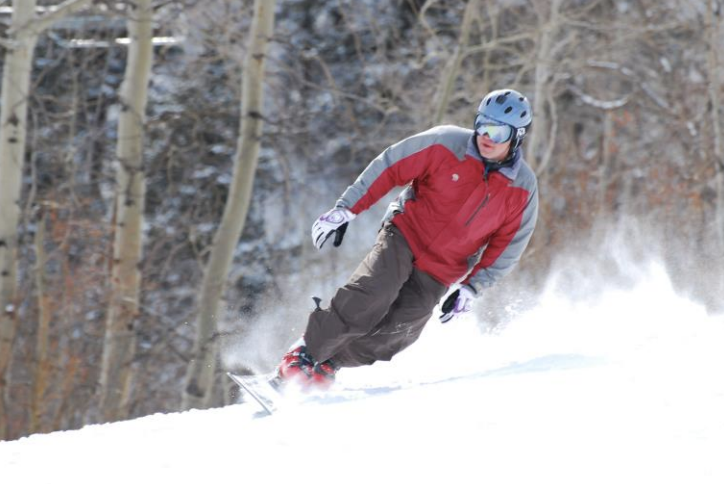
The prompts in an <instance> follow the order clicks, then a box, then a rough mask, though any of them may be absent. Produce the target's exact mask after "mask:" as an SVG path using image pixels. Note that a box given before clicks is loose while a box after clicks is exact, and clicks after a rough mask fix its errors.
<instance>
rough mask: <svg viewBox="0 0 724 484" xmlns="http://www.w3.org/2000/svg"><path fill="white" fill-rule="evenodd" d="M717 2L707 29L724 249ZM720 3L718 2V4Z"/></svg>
mask: <svg viewBox="0 0 724 484" xmlns="http://www.w3.org/2000/svg"><path fill="white" fill-rule="evenodd" d="M714 2H715V0H707V2H706V4H707V12H706V13H707V15H706V19H707V20H706V28H707V31H708V32H707V33H708V41H709V55H708V64H709V86H708V89H709V104H710V105H711V126H712V131H713V133H712V134H713V137H714V163H715V167H714V168H715V169H716V188H717V198H716V214H715V222H714V223H715V227H716V231H717V236H718V238H719V246H720V247H724V144H723V143H724V140H723V139H722V136H724V133H722V129H721V116H720V115H719V107H720V102H721V98H720V95H719V93H720V92H721V78H720V76H719V69H720V63H719V59H720V58H721V57H720V54H719V51H720V50H721V44H720V43H719V41H718V39H719V25H720V23H721V20H720V19H721V13H722V12H720V11H719V10H717V11H715V10H714V9H715V6H714V5H713V3H714ZM717 3H718V2H717Z"/></svg>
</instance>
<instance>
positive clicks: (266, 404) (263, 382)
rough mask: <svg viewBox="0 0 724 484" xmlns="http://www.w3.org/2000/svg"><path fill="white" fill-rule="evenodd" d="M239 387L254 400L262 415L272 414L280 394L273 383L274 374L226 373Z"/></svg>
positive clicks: (276, 406) (277, 406)
mask: <svg viewBox="0 0 724 484" xmlns="http://www.w3.org/2000/svg"><path fill="white" fill-rule="evenodd" d="M227 375H228V376H229V378H231V379H232V381H233V382H234V383H236V384H237V385H238V386H239V388H240V389H241V390H242V391H243V392H244V393H245V394H246V395H248V396H249V397H251V398H252V400H254V401H255V402H256V403H257V404H258V405H259V407H261V410H262V412H263V415H264V416H267V415H273V414H274V412H276V411H277V409H278V408H279V399H280V398H281V394H280V393H279V390H277V385H275V384H274V382H275V380H274V377H275V376H274V375H273V374H271V375H244V376H242V375H235V374H233V373H227Z"/></svg>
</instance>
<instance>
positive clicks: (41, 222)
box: [29, 214, 52, 434]
mask: <svg viewBox="0 0 724 484" xmlns="http://www.w3.org/2000/svg"><path fill="white" fill-rule="evenodd" d="M44 243H45V216H44V215H43V214H41V215H40V216H39V217H38V228H37V230H36V232H35V290H36V292H37V297H38V330H37V335H36V338H35V374H34V375H33V394H32V398H31V400H30V402H31V404H30V424H29V431H30V433H31V434H34V433H36V432H40V431H42V417H43V414H44V402H45V398H44V395H45V390H46V389H47V387H48V379H49V372H50V359H49V355H48V347H49V341H50V318H51V316H52V314H51V310H50V304H51V302H50V296H49V295H48V294H46V291H45V277H44V276H45V263H46V261H47V254H46V253H45V248H44Z"/></svg>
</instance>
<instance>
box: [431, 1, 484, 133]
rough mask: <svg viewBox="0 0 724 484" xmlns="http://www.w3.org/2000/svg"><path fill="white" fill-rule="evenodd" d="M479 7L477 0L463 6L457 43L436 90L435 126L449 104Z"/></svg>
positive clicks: (440, 120)
mask: <svg viewBox="0 0 724 484" xmlns="http://www.w3.org/2000/svg"><path fill="white" fill-rule="evenodd" d="M479 8H480V5H479V0H470V1H469V2H468V4H467V5H466V6H465V12H464V13H463V22H462V26H461V27H460V38H459V39H458V44H457V45H456V46H455V51H454V52H453V55H452V56H451V57H450V59H449V60H448V62H447V64H446V65H445V69H444V71H443V78H442V81H441V83H440V89H439V91H438V93H439V95H438V99H437V103H436V104H437V107H436V108H435V116H434V118H433V125H435V126H436V125H438V124H441V123H442V121H443V118H444V117H445V113H446V112H447V108H448V105H449V104H450V96H451V95H452V92H453V89H454V88H455V80H456V79H457V78H458V74H459V72H460V66H461V64H462V62H463V59H464V58H465V51H466V50H467V47H468V43H469V42H470V27H471V25H472V23H473V18H475V17H476V16H477V14H478V10H479Z"/></svg>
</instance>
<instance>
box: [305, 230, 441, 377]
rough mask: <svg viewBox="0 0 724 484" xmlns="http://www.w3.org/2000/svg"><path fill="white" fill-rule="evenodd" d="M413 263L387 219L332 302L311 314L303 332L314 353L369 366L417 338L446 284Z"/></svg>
mask: <svg viewBox="0 0 724 484" xmlns="http://www.w3.org/2000/svg"><path fill="white" fill-rule="evenodd" d="M413 263H414V257H413V255H412V251H411V250H410V247H409V246H408V244H407V241H406V240H405V238H404V236H403V235H402V233H401V232H400V231H399V230H398V229H397V227H395V226H394V225H392V224H391V223H388V224H386V225H385V226H384V227H383V228H382V229H381V230H380V232H379V234H378V236H377V241H376V243H375V246H374V248H373V249H372V250H371V251H370V252H369V254H367V256H366V257H365V259H364V260H363V261H362V263H361V264H360V265H359V267H357V269H356V270H355V272H354V274H352V277H350V279H349V281H347V283H346V284H345V285H344V286H342V287H341V288H339V290H337V293H336V294H335V295H334V297H333V298H332V301H331V303H330V306H329V307H328V308H326V309H322V310H318V311H314V312H313V313H312V314H311V315H310V317H309V322H308V324H307V330H306V332H305V334H304V340H305V342H306V345H307V351H308V352H309V353H310V355H311V356H312V357H314V358H315V359H316V360H317V361H325V360H327V359H329V358H332V359H333V361H334V362H335V364H337V365H339V366H342V367H352V366H361V365H370V364H372V363H374V362H375V361H377V360H385V361H389V360H390V359H391V358H392V357H393V356H394V355H395V354H397V353H399V352H400V351H402V350H403V349H405V348H407V347H408V346H410V345H411V344H412V343H414V342H415V341H416V340H417V338H418V337H419V336H420V333H421V332H422V329H423V327H424V326H425V323H426V322H427V320H428V319H430V316H431V315H432V311H433V309H434V308H435V305H436V304H437V303H438V301H439V300H440V298H441V297H442V296H443V295H444V294H445V291H446V290H447V287H446V286H445V285H444V284H442V283H440V282H438V281H436V280H435V279H433V278H432V277H431V276H429V275H428V274H426V273H424V272H422V271H420V270H418V269H417V268H415V267H414V265H413Z"/></svg>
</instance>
